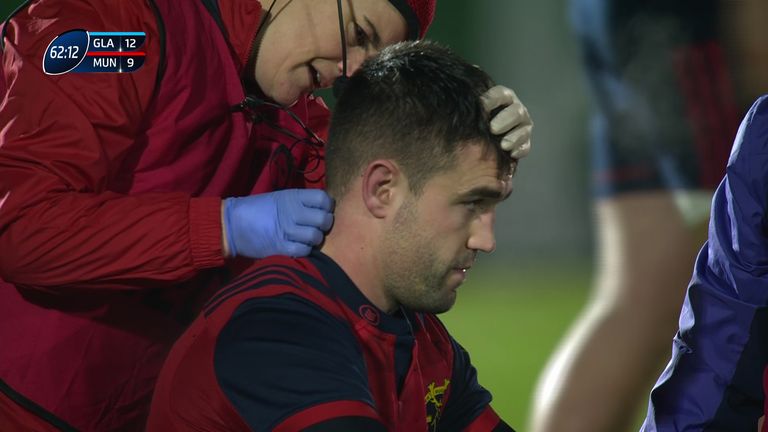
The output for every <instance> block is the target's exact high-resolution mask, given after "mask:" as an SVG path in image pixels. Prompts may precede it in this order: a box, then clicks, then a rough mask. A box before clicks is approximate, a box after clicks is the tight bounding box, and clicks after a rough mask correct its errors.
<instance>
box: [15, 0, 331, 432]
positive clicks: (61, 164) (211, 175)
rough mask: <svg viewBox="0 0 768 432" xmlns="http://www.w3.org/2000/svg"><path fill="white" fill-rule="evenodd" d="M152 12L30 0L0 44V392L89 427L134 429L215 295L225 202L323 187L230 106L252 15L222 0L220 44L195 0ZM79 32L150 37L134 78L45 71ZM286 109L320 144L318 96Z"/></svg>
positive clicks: (253, 4) (242, 3) (301, 150)
mask: <svg viewBox="0 0 768 432" xmlns="http://www.w3.org/2000/svg"><path fill="white" fill-rule="evenodd" d="M153 3H154V4H152V3H150V2H148V1H141V0H132V1H120V2H114V1H107V0H84V1H82V2H63V1H61V0H38V1H35V2H32V3H31V4H30V5H29V6H27V7H25V8H24V9H23V10H22V11H20V12H19V13H17V14H16V15H15V16H14V17H13V18H12V19H11V20H10V21H9V22H8V24H7V26H6V34H5V38H4V44H5V46H4V49H3V52H2V55H3V57H2V60H3V63H2V75H0V98H1V99H0V278H2V279H3V280H5V281H6V282H2V280H0V347H2V349H0V380H2V381H0V391H5V392H6V393H8V392H11V393H14V394H15V396H16V400H20V399H21V400H22V402H23V403H25V404H35V405H37V406H39V407H42V408H43V409H45V410H47V411H49V412H51V413H53V414H55V415H56V416H58V417H59V418H60V419H62V420H64V421H65V422H67V423H69V424H70V425H72V426H75V427H77V428H78V429H83V430H99V431H107V430H114V429H118V428H120V430H127V429H130V428H133V429H140V428H141V425H142V423H143V419H144V417H145V415H146V410H147V407H148V404H149V400H150V397H151V392H152V388H153V385H154V381H155V378H156V376H157V373H158V371H159V369H160V366H161V364H162V361H163V359H164V356H165V354H166V352H167V350H168V349H169V347H170V344H171V343H172V342H173V340H174V339H175V337H176V336H177V335H178V334H179V333H180V331H181V330H182V328H183V323H185V322H186V320H187V319H188V318H189V317H191V316H194V314H195V312H196V310H195V307H194V305H195V304H197V301H198V298H197V297H198V295H199V294H200V289H199V288H200V287H201V286H206V287H208V288H210V289H214V288H216V286H217V284H216V283H215V280H216V279H217V277H218V276H219V275H218V273H220V271H216V270H206V269H214V268H216V267H220V266H222V265H223V264H224V259H223V258H222V251H221V225H220V203H221V197H225V196H232V195H245V194H248V193H259V192H266V191H270V190H274V189H275V188H283V187H305V186H317V185H315V184H309V183H308V182H307V181H306V180H305V178H304V175H302V174H301V173H298V172H294V173H293V174H292V175H289V174H286V171H285V169H284V164H285V160H286V158H285V157H284V156H285V155H284V154H283V153H281V152H280V151H279V148H280V147H281V144H284V145H285V146H290V144H292V142H293V140H287V139H286V137H285V136H284V135H280V134H278V133H276V132H274V128H272V127H269V126H267V125H265V124H264V123H259V124H256V125H254V124H253V123H251V122H250V120H249V119H248V118H247V117H246V115H245V114H244V113H242V112H232V110H231V107H232V106H233V105H236V104H238V103H239V102H241V101H242V100H243V98H244V90H243V87H242V85H241V80H240V76H241V73H242V70H243V65H244V64H245V61H246V59H247V56H248V53H249V52H250V46H251V43H252V41H253V39H254V36H255V31H256V29H257V27H258V23H259V19H260V16H261V5H260V3H259V2H258V1H256V0H237V1H235V0H220V9H221V16H222V21H223V23H224V27H225V28H226V33H227V37H226V38H225V37H224V36H223V34H222V32H221V30H220V29H219V28H218V26H217V24H216V22H215V21H214V19H213V18H212V16H211V15H210V13H209V12H208V11H206V9H205V8H204V6H203V5H202V3H201V2H199V1H190V2H176V1H173V0H155V1H154V2H153ZM75 28H81V29H85V30H89V31H143V32H145V33H146V34H147V42H146V43H145V46H144V47H145V51H146V53H147V55H146V63H145V65H144V66H143V67H142V68H141V69H140V70H139V71H137V72H135V73H130V74H109V73H105V74H64V75H58V76H48V75H44V74H43V72H42V67H41V63H42V58H43V53H44V51H45V49H46V47H47V46H48V44H49V43H50V42H51V40H53V38H54V37H56V36H57V35H58V34H60V33H63V32H65V31H67V30H71V29H75ZM292 110H293V111H294V112H295V113H296V114H297V115H298V116H299V117H300V118H302V119H303V120H304V121H305V122H307V123H308V124H309V126H310V127H311V128H312V129H314V130H316V131H318V132H319V133H320V134H321V136H323V135H324V133H325V130H326V128H327V122H328V115H329V114H328V110H327V108H326V107H325V106H324V105H323V104H322V101H320V100H317V99H313V98H309V97H308V98H303V99H301V100H300V101H299V103H297V104H296V105H295V106H293V107H292ZM264 115H265V117H267V118H269V119H271V121H272V122H274V123H278V124H280V125H281V126H283V127H285V128H288V129H290V130H293V131H294V132H295V133H296V134H299V135H301V136H304V135H305V133H304V132H303V131H302V130H301V129H300V128H299V127H298V125H297V124H296V123H295V122H294V121H293V120H291V119H289V118H288V116H287V115H286V114H284V113H280V112H266V113H265V114H264ZM292 152H293V158H294V159H295V160H296V161H298V163H299V165H301V164H303V163H314V162H312V161H309V159H312V158H316V157H320V158H321V157H322V155H319V156H318V155H313V154H312V152H310V151H309V150H308V147H307V146H303V145H299V146H294V147H292ZM323 170H324V166H322V163H321V165H320V168H319V170H318V171H317V173H322V172H323ZM0 414H1V413H0ZM1 418H2V416H0V419H1ZM126 425H130V428H128V427H126ZM2 429H3V428H2V424H0V430H2Z"/></svg>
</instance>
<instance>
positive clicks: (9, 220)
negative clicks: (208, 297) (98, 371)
mask: <svg viewBox="0 0 768 432" xmlns="http://www.w3.org/2000/svg"><path fill="white" fill-rule="evenodd" d="M106 4H107V2H105V3H104V4H102V5H101V6H98V5H97V2H96V1H95V0H92V1H83V2H66V3H65V2H60V1H51V0H48V1H46V0H41V1H37V2H33V3H32V4H31V5H28V6H26V7H25V8H24V9H23V10H21V11H20V12H19V13H17V14H16V15H15V16H14V17H13V18H12V19H11V20H10V21H9V22H8V23H7V25H6V33H5V38H4V48H3V51H2V62H3V63H2V79H0V86H3V87H4V88H0V97H1V98H2V99H0V278H2V279H4V280H6V281H9V282H12V283H15V284H17V285H21V286H27V287H37V288H42V289H60V288H62V287H74V286H76V287H78V288H99V289H132V288H136V287H140V286H142V283H141V281H145V282H146V281H154V282H158V283H163V282H165V283H173V282H177V281H181V280H184V279H188V278H190V277H192V276H193V275H194V274H195V273H196V272H197V271H198V270H199V269H202V268H207V267H214V266H218V265H221V264H223V257H222V252H221V234H220V233H221V231H220V230H221V225H220V224H221V222H220V202H221V201H220V199H219V198H217V197H214V198H191V197H190V196H189V195H187V194H183V193H157V194H146V195H135V196H126V195H122V194H118V193H114V192H111V191H109V184H110V182H111V181H112V180H114V178H115V175H116V174H115V173H116V172H119V170H120V169H121V163H122V162H123V158H124V156H125V155H126V153H127V151H128V149H129V148H130V146H131V145H132V144H133V141H134V140H133V137H134V136H135V135H136V134H137V133H138V131H139V128H140V126H141V122H142V116H143V113H144V111H145V109H146V107H147V105H148V104H149V103H150V102H151V100H152V94H153V91H154V87H155V82H156V79H157V72H158V64H159V61H160V52H161V49H160V39H159V36H158V31H157V27H158V25H157V21H156V17H155V15H154V13H153V12H152V9H150V7H149V5H148V2H142V1H136V2H108V7H106V6H105V5H106ZM76 28H83V29H86V30H91V31H139V30H140V31H145V32H146V33H147V42H146V44H147V45H146V51H147V56H146V58H147V60H146V64H145V65H144V66H143V67H142V68H141V69H140V70H139V71H137V72H134V73H126V74H114V73H97V74H78V73H69V74H64V75H57V76H50V75H45V74H44V73H43V71H42V59H43V55H44V52H45V49H46V47H47V46H48V44H49V43H50V42H51V41H52V40H53V38H54V37H56V36H57V35H58V34H60V33H63V32H65V31H67V30H71V29H76ZM145 282H144V283H143V285H146V283H145Z"/></svg>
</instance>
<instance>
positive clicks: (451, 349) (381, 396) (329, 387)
mask: <svg viewBox="0 0 768 432" xmlns="http://www.w3.org/2000/svg"><path fill="white" fill-rule="evenodd" d="M490 401H491V395H490V393H489V392H488V391H487V390H485V389H484V388H483V387H481V386H480V385H479V384H478V381H477V374H476V371H475V368H474V367H473V366H472V364H471V363H470V359H469V355H468V354H467V352H466V351H465V350H464V349H463V348H462V347H461V346H460V345H459V344H458V343H457V342H456V341H455V340H454V339H453V338H452V337H451V336H450V335H449V334H448V332H447V331H446V329H445V327H443V325H442V323H441V322H440V321H439V320H438V319H437V317H435V316H434V315H431V314H422V313H414V312H411V311H408V310H404V309H400V310H399V311H398V312H397V313H394V314H386V313H384V312H382V311H381V310H379V309H378V308H377V307H376V306H374V305H373V304H371V303H370V302H369V301H368V300H367V299H366V298H365V297H364V296H363V294H362V293H361V292H360V291H359V290H358V289H357V287H356V286H355V285H354V283H353V282H352V281H351V280H350V279H349V277H348V276H347V275H346V274H345V273H344V271H343V270H342V269H341V268H340V267H339V266H338V265H337V264H336V263H335V262H334V261H333V260H331V259H330V258H329V257H327V256H325V255H323V254H322V253H319V252H315V253H313V254H312V255H310V256H309V257H307V258H301V259H292V258H287V257H270V258H267V259H264V260H261V261H259V262H258V263H256V264H255V265H254V266H253V267H252V268H251V269H250V270H249V271H248V272H246V273H245V274H244V275H243V276H241V277H240V278H239V279H238V280H236V281H235V282H233V283H232V284H231V285H229V286H228V287H226V288H224V289H222V290H221V291H219V292H218V293H217V294H216V295H215V296H214V297H213V298H212V299H211V300H210V302H209V303H208V304H207V306H206V307H205V309H204V311H203V313H202V314H201V315H200V316H199V317H198V319H197V320H196V321H195V322H194V323H193V325H192V326H191V327H190V329H189V330H188V331H187V332H186V333H185V334H184V335H183V336H182V338H181V339H180V340H179V341H178V342H177V343H176V345H175V346H174V348H173V350H172V351H171V354H170V356H169V358H168V360H167V361H166V364H165V366H164V367H163V370H162V372H161V375H160V379H159V381H158V385H157V387H156V390H155V395H154V399H153V402H152V411H151V414H150V419H149V424H148V431H150V432H152V431H163V432H167V431H175V430H179V431H180V430H191V428H194V430H211V431H213V430H216V431H241V430H242V431H271V430H275V431H297V430H311V431H323V430H353V431H354V430H365V431H377V430H378V431H511V430H512V429H511V428H510V427H509V426H507V425H506V424H505V423H504V422H503V421H501V420H500V419H499V417H498V416H497V415H496V413H495V412H494V411H493V410H492V409H491V408H490V406H489V403H490Z"/></svg>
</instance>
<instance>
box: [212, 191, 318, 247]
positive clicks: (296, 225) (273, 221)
mask: <svg viewBox="0 0 768 432" xmlns="http://www.w3.org/2000/svg"><path fill="white" fill-rule="evenodd" d="M222 211H223V216H222V219H223V221H222V222H223V223H222V230H223V233H224V238H225V239H226V242H225V249H226V250H225V254H226V255H227V256H243V257H249V258H263V257H266V256H270V255H288V256H293V257H300V256H306V255H308V254H309V252H310V251H311V250H312V247H313V246H316V245H318V244H320V243H321V242H322V241H323V238H324V236H325V232H326V231H328V230H329V229H330V228H331V225H333V200H332V199H331V197H329V196H328V194H327V193H325V191H322V190H319V189H287V190H281V191H277V192H270V193H265V194H260V195H252V196H247V197H242V198H227V199H225V200H224V203H223V206H222Z"/></svg>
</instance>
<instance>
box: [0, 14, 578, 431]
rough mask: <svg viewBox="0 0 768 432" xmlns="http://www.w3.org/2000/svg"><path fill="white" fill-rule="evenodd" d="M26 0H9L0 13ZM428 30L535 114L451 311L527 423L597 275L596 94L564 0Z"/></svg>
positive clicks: (439, 22) (492, 384) (510, 408)
mask: <svg viewBox="0 0 768 432" xmlns="http://www.w3.org/2000/svg"><path fill="white" fill-rule="evenodd" d="M19 3H20V2H18V1H3V2H0V15H1V16H3V17H6V16H8V15H9V14H10V13H11V11H12V10H13V9H15V7H16V6H17V5H18V4H19ZM91 30H94V31H96V30H98V29H91ZM428 38H430V39H434V40H437V41H440V42H442V43H444V44H446V45H448V46H450V47H452V48H453V49H454V50H455V51H457V52H458V53H459V54H461V55H462V56H463V57H465V58H466V59H467V60H469V61H471V62H473V63H475V64H477V65H479V66H481V67H482V68H483V69H485V70H486V71H487V72H489V73H490V74H491V76H492V77H493V78H494V79H495V80H496V82H498V83H499V84H504V85H506V86H508V87H511V88H512V89H514V90H515V91H516V92H517V94H518V96H519V97H520V99H521V100H522V101H523V102H524V103H525V104H526V106H527V107H528V109H529V111H530V113H531V115H532V117H533V119H534V122H535V124H536V126H535V129H534V135H533V151H532V153H531V155H530V156H529V157H528V158H526V159H525V160H524V162H523V163H522V164H521V165H520V167H519V170H518V174H517V176H516V178H515V190H514V193H513V194H512V196H511V198H510V199H509V200H507V201H506V202H505V203H503V204H502V205H501V206H500V207H499V211H498V218H497V222H496V230H497V250H496V252H494V253H493V254H492V255H488V256H482V257H480V259H479V262H478V264H477V265H476V266H475V267H474V268H473V270H472V271H471V273H470V276H469V279H468V281H467V283H466V284H465V285H464V286H462V287H461V288H460V295H459V300H458V302H457V305H456V307H455V308H454V309H453V310H452V311H451V312H449V313H447V314H446V315H445V316H444V320H445V322H446V324H447V326H448V327H449V329H450V330H451V332H452V333H453V335H454V336H455V337H456V338H457V339H458V340H459V342H460V343H462V344H463V345H464V347H465V348H466V349H467V350H468V351H469V352H470V354H471V356H472V360H473V363H474V364H475V366H476V367H477V369H478V371H479V378H480V382H481V383H482V384H483V385H484V386H485V387H487V388H488V389H490V390H491V392H492V393H493V394H494V402H493V406H494V408H495V409H496V411H497V412H499V414H500V415H501V416H502V417H503V418H504V419H505V420H506V421H507V422H508V423H509V424H511V425H512V426H513V427H515V428H516V429H517V430H518V431H521V430H524V428H525V424H526V419H527V416H528V409H529V405H530V398H531V395H532V391H533V386H534V383H535V380H536V378H537V376H538V373H539V372H540V370H541V368H542V367H543V366H544V363H545V362H546V360H547V358H548V356H549V354H550V352H551V350H552V349H553V348H554V346H555V344H556V343H557V341H558V340H559V339H560V337H561V336H562V334H563V333H564V332H565V330H566V328H567V327H568V325H569V324H570V323H571V321H572V320H573V319H574V318H575V316H576V314H577V313H578V312H579V310H580V308H581V306H582V305H583V303H584V301H585V300H586V295H587V292H588V287H589V284H590V282H591V274H592V261H591V259H592V228H591V215H590V208H591V207H590V205H591V201H590V200H591V197H590V194H589V183H588V171H589V169H588V163H589V161H588V151H587V145H586V123H587V121H586V119H587V115H588V109H587V108H588V102H587V95H586V89H585V81H584V76H583V73H582V70H581V68H580V64H579V54H578V50H577V47H576V44H575V41H574V40H573V37H572V35H571V34H570V30H569V28H568V25H567V11H566V7H565V1H564V0H548V1H526V2H522V1H509V0H479V1H466V0H465V1H460V0H438V8H437V18H436V20H435V23H434V25H433V26H432V28H431V30H430V31H429V34H428ZM324 96H327V95H324Z"/></svg>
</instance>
